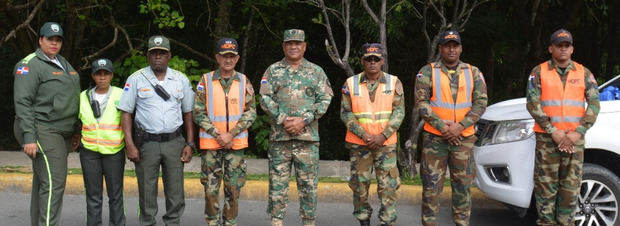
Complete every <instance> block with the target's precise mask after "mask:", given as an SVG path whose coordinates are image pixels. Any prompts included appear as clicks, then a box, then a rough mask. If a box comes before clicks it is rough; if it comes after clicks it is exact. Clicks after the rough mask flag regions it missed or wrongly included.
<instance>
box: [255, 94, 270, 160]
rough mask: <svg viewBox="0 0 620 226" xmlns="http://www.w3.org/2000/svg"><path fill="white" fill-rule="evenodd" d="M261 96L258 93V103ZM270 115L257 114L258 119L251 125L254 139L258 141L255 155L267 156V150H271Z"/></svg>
mask: <svg viewBox="0 0 620 226" xmlns="http://www.w3.org/2000/svg"><path fill="white" fill-rule="evenodd" d="M259 98H260V97H259V96H258V95H256V102H257V103H258V101H259V100H258V99H259ZM270 128H271V127H270V125H269V116H267V115H264V114H260V115H257V116H256V120H254V123H252V126H250V133H253V134H255V135H254V139H255V141H256V145H255V147H254V148H255V150H254V153H253V154H254V155H255V156H267V152H268V151H269V131H270Z"/></svg>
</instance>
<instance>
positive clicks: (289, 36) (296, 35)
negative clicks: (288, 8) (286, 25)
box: [284, 29, 306, 42]
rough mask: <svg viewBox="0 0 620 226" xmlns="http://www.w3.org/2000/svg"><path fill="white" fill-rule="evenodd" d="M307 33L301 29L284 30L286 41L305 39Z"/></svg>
mask: <svg viewBox="0 0 620 226" xmlns="http://www.w3.org/2000/svg"><path fill="white" fill-rule="evenodd" d="M305 40H306V34H305V32H304V30H301V29H288V30H286V31H284V42H288V41H302V42H303V41H305Z"/></svg>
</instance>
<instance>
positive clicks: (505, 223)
mask: <svg viewBox="0 0 620 226" xmlns="http://www.w3.org/2000/svg"><path fill="white" fill-rule="evenodd" d="M106 202H107V200H104V212H103V219H104V225H108V224H107V222H105V221H106V219H107V217H108V211H107V210H106V208H107V203H106ZM125 202H126V203H125V208H126V211H127V225H139V224H138V220H137V211H136V210H137V204H138V198H137V197H127V198H125ZM29 203H30V195H28V194H23V193H9V192H0V226H5V225H6V226H14V225H29V224H30V217H29ZM266 205H267V201H245V200H242V201H241V205H240V206H241V208H240V210H239V218H238V223H239V225H252V226H254V225H256V226H268V225H269V224H270V219H269V217H268V215H267V214H266V213H265V208H266ZM159 207H160V209H159V214H158V217H157V218H158V219H157V220H158V222H159V223H158V225H163V222H162V221H161V216H162V215H163V213H164V212H165V207H164V199H163V198H161V197H160V199H159ZM373 208H374V209H375V213H374V214H373V218H372V222H371V223H372V225H377V224H378V223H379V222H378V219H377V214H376V212H377V211H378V209H379V206H378V204H376V203H375V204H374V205H373ZM298 209H299V203H298V202H290V203H289V207H288V212H287V216H286V218H285V220H284V225H301V219H300V218H299V215H298ZM352 211H353V207H352V204H350V203H327V202H322V203H319V206H318V213H317V215H318V219H317V225H329V226H331V225H334V226H349V225H351V226H355V225H359V224H358V222H357V220H355V218H354V217H353V215H352V214H351V212H352ZM535 220H536V219H535V216H534V215H533V214H529V215H527V216H526V217H525V218H519V217H518V216H517V215H516V214H514V213H513V212H512V211H511V210H509V209H507V208H505V207H503V206H501V205H488V206H485V207H481V206H477V205H475V203H474V208H473V210H472V217H471V225H476V226H477V225H482V226H485V225H489V226H497V225H500V226H511V225H515V226H522V225H534V224H535ZM85 224H86V201H85V199H84V196H82V195H65V197H64V204H63V210H62V219H61V225H63V226H78V225H79V226H81V225H85ZM182 225H205V221H204V200H202V199H186V206H185V213H184V214H183V219H182ZM396 225H421V223H420V205H418V204H416V205H409V204H403V203H399V206H398V221H397V224H396ZM439 225H453V223H452V220H451V217H450V208H449V207H442V208H441V211H440V221H439Z"/></svg>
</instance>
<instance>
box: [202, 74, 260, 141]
mask: <svg viewBox="0 0 620 226" xmlns="http://www.w3.org/2000/svg"><path fill="white" fill-rule="evenodd" d="M209 73H211V72H209ZM240 79H241V78H240V74H239V73H238V72H236V71H233V75H232V76H231V77H230V78H229V79H224V78H222V76H221V75H220V71H219V69H218V70H216V71H215V72H214V73H213V81H215V80H219V82H220V84H222V88H224V92H226V93H228V90H229V88H230V85H232V83H233V81H235V80H236V81H239V80H240ZM245 81H246V83H245V87H246V88H245V89H246V92H245V98H244V99H245V110H244V111H243V114H241V118H239V121H237V124H236V125H235V127H233V128H232V129H231V130H230V131H229V132H230V134H231V135H233V136H236V135H237V134H239V133H241V132H242V131H244V130H246V129H248V128H249V127H250V126H251V125H252V122H254V120H255V119H256V101H255V100H254V89H253V88H252V83H251V81H250V80H249V79H247V77H246V80H245ZM206 89H207V86H206V82H205V81H204V77H201V78H200V82H199V83H198V86H197V87H196V98H195V100H194V121H195V122H196V124H198V126H200V128H202V129H204V130H205V131H206V132H207V133H209V134H210V135H211V136H214V137H217V136H219V135H220V134H221V133H222V132H223V131H218V130H217V128H216V127H215V125H213V123H211V120H209V117H207V109H206V102H207V101H206V95H205V91H206ZM224 132H225V131H224Z"/></svg>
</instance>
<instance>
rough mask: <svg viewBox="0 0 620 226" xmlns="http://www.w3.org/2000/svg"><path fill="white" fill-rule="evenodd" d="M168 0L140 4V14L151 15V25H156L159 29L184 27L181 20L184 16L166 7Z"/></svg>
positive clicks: (155, 0)
mask: <svg viewBox="0 0 620 226" xmlns="http://www.w3.org/2000/svg"><path fill="white" fill-rule="evenodd" d="M167 2H168V0H148V1H146V3H140V6H139V8H140V13H141V14H147V13H149V12H150V13H153V16H155V18H153V23H154V24H157V26H158V27H159V28H176V27H178V28H180V29H183V28H184V27H185V22H184V21H183V19H184V18H185V16H183V15H181V13H179V11H177V10H173V9H171V7H170V5H168V3H167Z"/></svg>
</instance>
